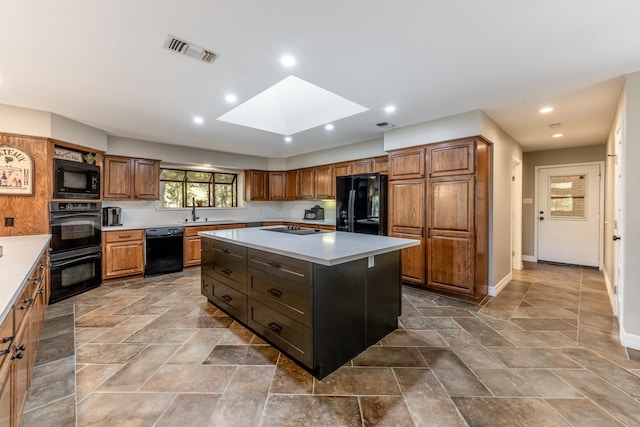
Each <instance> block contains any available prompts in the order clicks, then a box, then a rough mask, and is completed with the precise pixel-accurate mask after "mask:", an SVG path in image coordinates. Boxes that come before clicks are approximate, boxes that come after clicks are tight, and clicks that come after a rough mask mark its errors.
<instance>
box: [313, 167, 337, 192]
mask: <svg viewBox="0 0 640 427" xmlns="http://www.w3.org/2000/svg"><path fill="white" fill-rule="evenodd" d="M335 191H336V190H335V180H334V178H333V165H323V166H316V168H315V198H316V199H331V198H335V197H336V196H335Z"/></svg>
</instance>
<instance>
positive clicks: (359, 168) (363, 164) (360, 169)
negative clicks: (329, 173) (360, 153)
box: [351, 159, 373, 175]
mask: <svg viewBox="0 0 640 427" xmlns="http://www.w3.org/2000/svg"><path fill="white" fill-rule="evenodd" d="M372 164H373V161H372V160H371V159H360V160H354V161H353V162H351V173H352V174H354V175H355V174H358V173H371V171H372V169H373V167H372Z"/></svg>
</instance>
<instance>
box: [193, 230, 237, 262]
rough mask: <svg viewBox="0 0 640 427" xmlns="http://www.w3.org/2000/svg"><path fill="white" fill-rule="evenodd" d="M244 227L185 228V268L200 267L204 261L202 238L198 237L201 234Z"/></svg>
mask: <svg viewBox="0 0 640 427" xmlns="http://www.w3.org/2000/svg"><path fill="white" fill-rule="evenodd" d="M244 227H245V225H244V224H218V225H203V226H191V227H185V228H184V251H183V254H184V255H183V257H184V266H185V267H192V266H194V265H200V263H201V261H202V254H201V253H202V238H201V237H200V236H199V235H198V233H199V232H201V231H213V230H226V229H230V228H244Z"/></svg>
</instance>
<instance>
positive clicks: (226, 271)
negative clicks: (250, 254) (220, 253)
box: [222, 268, 233, 276]
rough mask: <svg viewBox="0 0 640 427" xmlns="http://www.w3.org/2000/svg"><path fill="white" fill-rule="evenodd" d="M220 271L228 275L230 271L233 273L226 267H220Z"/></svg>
mask: <svg viewBox="0 0 640 427" xmlns="http://www.w3.org/2000/svg"><path fill="white" fill-rule="evenodd" d="M222 272H223V273H224V274H226V275H227V276H229V275H230V274H231V273H233V271H231V270H229V269H228V268H223V269H222Z"/></svg>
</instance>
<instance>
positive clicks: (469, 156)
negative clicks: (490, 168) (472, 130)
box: [427, 139, 476, 177]
mask: <svg viewBox="0 0 640 427" xmlns="http://www.w3.org/2000/svg"><path fill="white" fill-rule="evenodd" d="M475 142H476V141H475V139H466V140H460V141H451V142H446V143H442V144H436V145H435V146H434V147H430V148H429V152H428V155H427V159H428V160H427V162H428V172H429V177H438V176H450V175H465V174H473V173H475V171H476V163H475V159H476V155H475V154H476V153H475V147H476V144H475Z"/></svg>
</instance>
